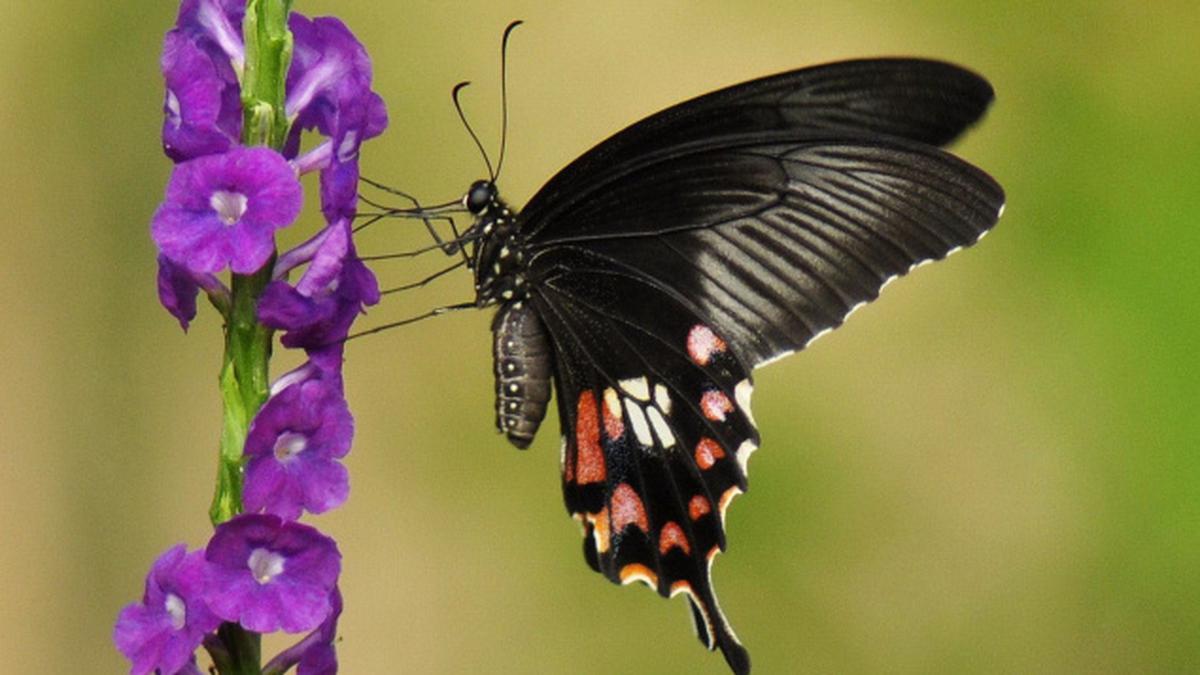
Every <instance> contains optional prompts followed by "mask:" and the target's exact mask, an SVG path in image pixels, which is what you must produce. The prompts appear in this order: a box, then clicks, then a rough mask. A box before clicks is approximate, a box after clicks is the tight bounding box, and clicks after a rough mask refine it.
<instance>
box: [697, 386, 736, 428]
mask: <svg viewBox="0 0 1200 675" xmlns="http://www.w3.org/2000/svg"><path fill="white" fill-rule="evenodd" d="M700 410H701V411H702V412H703V413H704V416H705V417H707V418H708V419H710V420H712V421H714V422H724V421H725V415H726V414H728V413H731V412H733V401H730V400H729V397H728V396H726V395H725V394H724V393H722V392H720V391H718V390H716V389H709V390H708V391H706V392H704V396H702V397H700Z"/></svg>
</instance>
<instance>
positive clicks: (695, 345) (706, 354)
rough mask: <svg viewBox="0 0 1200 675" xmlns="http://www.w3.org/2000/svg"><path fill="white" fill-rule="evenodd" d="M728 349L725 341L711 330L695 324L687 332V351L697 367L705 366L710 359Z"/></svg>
mask: <svg viewBox="0 0 1200 675" xmlns="http://www.w3.org/2000/svg"><path fill="white" fill-rule="evenodd" d="M726 349H728V345H726V344H725V341H724V340H722V339H721V338H720V337H718V336H717V334H716V333H714V332H713V331H712V329H711V328H709V327H708V326H705V325H703V324H696V325H695V326H692V329H691V330H690V331H688V336H687V351H688V356H690V357H691V358H692V361H693V362H694V363H695V364H696V365H699V366H707V365H708V362H709V361H711V360H712V357H713V356H715V355H717V354H720V353H721V352H724V351H725V350H726Z"/></svg>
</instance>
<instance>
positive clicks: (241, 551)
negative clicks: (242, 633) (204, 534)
mask: <svg viewBox="0 0 1200 675" xmlns="http://www.w3.org/2000/svg"><path fill="white" fill-rule="evenodd" d="M204 557H205V559H206V560H208V562H209V566H208V601H209V606H210V607H211V608H212V610H213V612H214V613H215V614H216V615H217V616H219V617H221V618H222V619H224V620H226V621H235V622H237V623H240V624H241V625H242V626H244V627H245V628H247V629H249V630H252V631H255V632H259V633H270V632H273V631H276V630H280V629H282V630H285V631H287V632H289V633H299V632H302V631H307V630H312V629H314V628H316V627H317V626H319V625H320V624H321V622H323V621H325V619H327V618H328V617H329V615H330V614H331V612H332V611H333V605H332V602H331V601H330V592H331V591H332V590H333V588H334V586H335V585H336V584H337V578H338V574H339V573H340V572H341V554H340V553H339V552H338V548H337V544H336V543H335V542H334V541H333V539H330V538H329V537H326V536H325V535H323V534H321V533H320V532H318V531H317V530H316V529H315V528H312V527H309V526H308V525H303V524H301V523H296V522H290V523H289V522H284V521H282V520H281V519H279V518H278V517H277V516H272V515H265V514H264V515H246V514H243V515H240V516H237V517H236V518H234V519H233V520H230V521H228V522H225V523H222V524H221V525H218V526H217V531H216V532H215V533H214V534H213V537H212V539H211V540H209V542H208V547H207V549H205V552H204Z"/></svg>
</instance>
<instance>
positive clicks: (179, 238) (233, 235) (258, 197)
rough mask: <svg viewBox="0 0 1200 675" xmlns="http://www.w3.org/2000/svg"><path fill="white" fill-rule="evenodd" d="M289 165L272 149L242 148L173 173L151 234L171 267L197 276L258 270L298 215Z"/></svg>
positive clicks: (296, 187) (295, 184) (189, 163)
mask: <svg viewBox="0 0 1200 675" xmlns="http://www.w3.org/2000/svg"><path fill="white" fill-rule="evenodd" d="M302 200H303V193H302V191H301V188H300V182H299V181H298V180H297V179H296V174H295V172H294V171H293V170H292V168H291V166H290V165H289V164H288V163H287V160H285V159H284V158H283V157H282V156H281V155H280V154H279V153H277V152H275V151H274V150H270V149H268V148H258V147H256V148H242V147H237V148H234V149H233V150H230V151H229V152H226V153H224V154H220V155H205V156H203V157H198V158H196V159H193V160H190V161H187V162H183V163H182V164H179V165H177V166H176V167H175V171H174V172H173V173H172V174H171V179H170V181H169V182H168V183H167V194H166V200H165V201H164V202H163V203H162V205H161V206H159V207H158V211H157V212H156V213H155V214H154V220H153V223H152V224H151V229H150V231H151V235H152V236H153V237H154V242H155V243H156V244H158V248H159V250H160V251H161V252H162V253H163V255H165V256H166V257H167V258H169V259H170V260H171V262H173V263H175V264H177V265H181V266H183V267H185V268H187V269H188V270H190V271H191V272H193V273H197V274H200V273H210V274H211V273H215V272H219V271H221V270H222V269H224V268H225V267H226V266H228V267H231V268H232V269H233V271H234V272H236V273H238V274H249V273H251V272H254V271H256V270H258V269H259V268H260V267H262V266H263V265H264V264H266V262H267V261H268V260H269V259H270V258H271V255H272V254H273V253H274V251H275V237H274V235H275V230H278V229H280V228H282V227H286V226H287V225H289V224H291V222H292V221H293V220H295V219H296V216H297V215H299V213H300V206H301V202H302Z"/></svg>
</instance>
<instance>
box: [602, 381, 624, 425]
mask: <svg viewBox="0 0 1200 675" xmlns="http://www.w3.org/2000/svg"><path fill="white" fill-rule="evenodd" d="M604 408H605V410H608V414H609V415H612V416H613V417H615V418H617V419H620V418H621V396H620V395H619V394H617V390H616V389H613V388H612V387H608V388H606V389H605V390H604Z"/></svg>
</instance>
